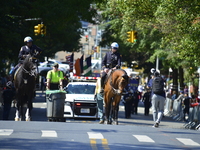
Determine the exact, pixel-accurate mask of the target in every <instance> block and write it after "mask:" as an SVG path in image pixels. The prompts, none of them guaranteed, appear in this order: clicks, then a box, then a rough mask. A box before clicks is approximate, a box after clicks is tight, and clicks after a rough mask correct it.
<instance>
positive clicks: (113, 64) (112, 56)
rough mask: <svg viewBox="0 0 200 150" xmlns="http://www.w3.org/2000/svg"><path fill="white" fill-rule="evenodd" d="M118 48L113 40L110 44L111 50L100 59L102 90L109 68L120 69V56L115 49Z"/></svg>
mask: <svg viewBox="0 0 200 150" xmlns="http://www.w3.org/2000/svg"><path fill="white" fill-rule="evenodd" d="M118 49H119V45H118V43H116V42H114V43H112V44H111V51H109V52H107V53H106V55H105V56H104V58H103V60H102V69H103V70H102V77H101V87H102V90H101V92H103V91H104V90H103V89H104V82H105V79H106V77H107V73H108V71H109V70H110V69H120V67H121V56H120V53H119V52H118V51H117V50H118Z"/></svg>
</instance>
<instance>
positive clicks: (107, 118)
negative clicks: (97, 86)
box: [104, 94, 111, 124]
mask: <svg viewBox="0 0 200 150" xmlns="http://www.w3.org/2000/svg"><path fill="white" fill-rule="evenodd" d="M110 113H111V97H110V96H108V94H107V95H105V121H104V124H110V123H111V122H110Z"/></svg>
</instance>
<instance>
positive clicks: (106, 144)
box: [101, 139, 110, 150]
mask: <svg viewBox="0 0 200 150" xmlns="http://www.w3.org/2000/svg"><path fill="white" fill-rule="evenodd" d="M101 143H102V147H103V148H104V149H107V150H109V149H110V148H109V147H108V141H107V139H101Z"/></svg>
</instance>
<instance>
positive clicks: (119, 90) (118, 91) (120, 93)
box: [110, 70, 126, 95]
mask: <svg viewBox="0 0 200 150" xmlns="http://www.w3.org/2000/svg"><path fill="white" fill-rule="evenodd" d="M122 71H123V70H122ZM124 73H125V74H126V72H124ZM112 74H113V72H112V73H111V74H110V76H111V77H110V86H111V87H112V91H113V94H117V95H122V92H123V90H122V89H119V88H118V89H117V88H114V85H113V83H112ZM122 78H123V76H121V77H120V79H118V80H122ZM119 83H121V82H119ZM119 83H118V85H119ZM118 87H119V86H118Z"/></svg>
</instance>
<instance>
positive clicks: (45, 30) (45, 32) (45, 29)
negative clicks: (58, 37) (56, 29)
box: [44, 26, 47, 35]
mask: <svg viewBox="0 0 200 150" xmlns="http://www.w3.org/2000/svg"><path fill="white" fill-rule="evenodd" d="M46 34H47V27H46V26H44V35H46Z"/></svg>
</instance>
